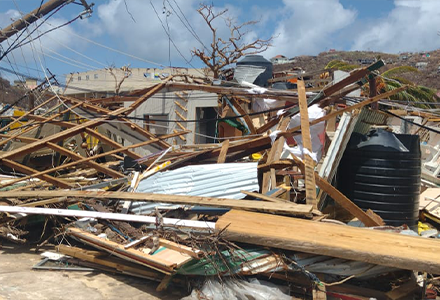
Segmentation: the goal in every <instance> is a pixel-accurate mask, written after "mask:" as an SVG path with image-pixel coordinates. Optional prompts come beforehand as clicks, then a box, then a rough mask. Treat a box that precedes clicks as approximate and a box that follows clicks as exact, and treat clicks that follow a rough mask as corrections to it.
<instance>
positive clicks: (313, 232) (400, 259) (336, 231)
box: [215, 210, 440, 274]
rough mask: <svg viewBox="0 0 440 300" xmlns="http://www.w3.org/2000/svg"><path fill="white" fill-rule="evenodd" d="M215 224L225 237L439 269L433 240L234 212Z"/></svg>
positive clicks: (433, 271) (436, 244)
mask: <svg viewBox="0 0 440 300" xmlns="http://www.w3.org/2000/svg"><path fill="white" fill-rule="evenodd" d="M215 228H216V231H217V232H220V231H221V232H222V236H223V238H225V239H228V240H231V241H237V242H244V243H250V244H255V245H261V246H266V247H273V248H280V249H285V250H293V251H301V252H306V253H313V254H319V255H328V256H333V257H339V258H344V259H351V260H356V261H363V262H367V263H372V264H378V265H384V266H388V267H395V268H400V269H405V270H417V271H422V272H428V273H431V274H439V273H440V256H439V255H438V253H439V251H440V242H439V241H437V240H434V239H426V238H421V237H413V236H407V235H403V234H402V235H401V234H396V233H389V232H384V231H378V230H371V229H366V228H357V227H351V226H343V225H336V224H328V223H322V222H311V221H307V220H302V219H297V218H288V217H283V216H275V215H269V214H260V213H254V212H246V211H236V210H232V211H230V212H228V213H226V214H225V215H223V216H221V217H220V218H219V220H218V221H217V223H216V225H215Z"/></svg>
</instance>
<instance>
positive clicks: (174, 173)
mask: <svg viewBox="0 0 440 300" xmlns="http://www.w3.org/2000/svg"><path fill="white" fill-rule="evenodd" d="M257 164H258V163H254V162H250V163H225V164H208V165H194V166H186V167H183V168H179V169H176V170H171V171H165V172H159V173H156V174H154V175H152V176H151V177H148V178H146V179H144V180H141V182H140V183H139V186H138V188H137V189H136V191H135V192H139V193H156V194H171V195H188V196H202V197H216V198H227V199H242V198H244V197H245V196H246V195H244V194H242V193H241V192H240V191H241V190H245V191H258V190H259V185H258V176H257V175H258V174H257ZM156 206H158V207H169V208H174V207H176V205H170V204H166V203H148V202H133V203H132V205H131V208H130V211H132V212H134V213H148V212H151V211H152V210H154V209H155V207H156ZM177 207H178V206H177Z"/></svg>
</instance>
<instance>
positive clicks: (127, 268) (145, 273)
mask: <svg viewBox="0 0 440 300" xmlns="http://www.w3.org/2000/svg"><path fill="white" fill-rule="evenodd" d="M55 249H56V250H57V251H58V252H61V253H63V254H66V255H69V256H71V257H74V258H77V259H80V260H83V261H86V262H90V263H94V264H98V265H101V266H105V267H108V268H111V269H114V270H116V271H118V272H121V273H123V274H127V275H132V276H137V277H141V278H147V279H150V280H155V281H160V280H162V278H163V276H164V275H162V274H160V273H158V272H155V271H151V270H149V269H146V268H143V267H139V266H138V265H136V264H132V263H128V262H127V261H124V260H122V259H120V258H115V257H111V256H109V255H107V254H105V253H104V252H99V251H90V250H84V249H81V248H78V247H72V246H67V245H63V244H60V245H58V246H56V247H55Z"/></svg>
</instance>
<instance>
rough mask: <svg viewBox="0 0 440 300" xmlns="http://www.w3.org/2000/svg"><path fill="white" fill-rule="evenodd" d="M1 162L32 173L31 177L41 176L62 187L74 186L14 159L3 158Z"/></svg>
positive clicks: (23, 171)
mask: <svg viewBox="0 0 440 300" xmlns="http://www.w3.org/2000/svg"><path fill="white" fill-rule="evenodd" d="M1 162H2V164H4V165H5V166H8V167H10V168H12V169H14V170H17V171H19V172H22V173H24V174H28V175H30V177H31V178H32V177H37V178H41V179H42V180H44V181H46V182H49V183H51V184H53V185H55V186H58V187H61V188H71V187H72V186H71V185H70V184H68V183H67V182H65V181H64V180H61V179H58V178H55V177H53V176H50V175H47V174H38V171H37V170H35V169H32V168H30V167H28V166H25V165H22V164H20V163H18V162H15V161H13V160H10V159H2V160H1ZM49 170H50V169H49ZM50 171H52V170H50ZM48 173H50V172H48ZM36 174H37V175H36Z"/></svg>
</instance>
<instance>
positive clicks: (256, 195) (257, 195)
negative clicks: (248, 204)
mask: <svg viewBox="0 0 440 300" xmlns="http://www.w3.org/2000/svg"><path fill="white" fill-rule="evenodd" d="M240 193H243V194H245V195H248V196H251V197H254V198H256V199H261V200H264V201H269V202H274V203H289V202H287V201H286V200H284V199H280V198H276V197H271V196H268V195H263V194H260V193H255V192H248V191H240ZM298 205H302V204H298Z"/></svg>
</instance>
